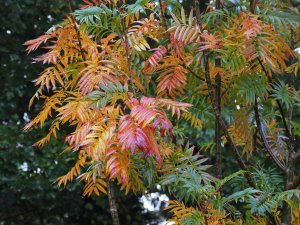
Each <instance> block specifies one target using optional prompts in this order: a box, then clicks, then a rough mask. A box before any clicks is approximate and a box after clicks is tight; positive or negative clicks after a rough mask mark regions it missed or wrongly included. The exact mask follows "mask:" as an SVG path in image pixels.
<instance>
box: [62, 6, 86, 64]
mask: <svg viewBox="0 0 300 225" xmlns="http://www.w3.org/2000/svg"><path fill="white" fill-rule="evenodd" d="M66 1H67V3H68V8H69V12H70V17H71V20H72V22H73V26H74V29H75V32H76V36H77V39H78V45H79V49H80V54H81V57H82V59H83V61H86V58H85V54H84V52H83V49H82V44H81V37H80V31H79V30H78V28H77V26H76V20H75V18H74V16H73V15H72V12H73V10H72V0H66Z"/></svg>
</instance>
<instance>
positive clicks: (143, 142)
mask: <svg viewBox="0 0 300 225" xmlns="http://www.w3.org/2000/svg"><path fill="white" fill-rule="evenodd" d="M118 139H119V140H120V143H121V145H122V148H123V149H130V150H131V151H132V152H134V151H135V148H136V147H137V148H140V149H146V148H147V146H148V145H149V140H148V137H147V135H146V134H145V132H144V131H143V129H142V128H141V127H140V126H139V125H138V124H137V123H136V122H135V121H134V120H133V119H132V118H131V117H130V116H129V115H126V116H123V117H122V118H121V125H120V127H119V133H118Z"/></svg>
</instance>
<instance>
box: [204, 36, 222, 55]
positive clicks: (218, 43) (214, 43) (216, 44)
mask: <svg viewBox="0 0 300 225" xmlns="http://www.w3.org/2000/svg"><path fill="white" fill-rule="evenodd" d="M200 36H201V38H202V41H200V42H199V44H200V45H201V47H200V48H199V51H204V50H207V49H210V50H215V49H219V48H221V47H222V40H219V39H217V38H216V37H215V36H214V35H212V34H205V33H203V34H201V35H200Z"/></svg>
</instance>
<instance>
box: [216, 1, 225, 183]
mask: <svg viewBox="0 0 300 225" xmlns="http://www.w3.org/2000/svg"><path fill="white" fill-rule="evenodd" d="M216 9H221V1H220V0H217V1H216ZM218 20H221V18H220V17H218ZM215 67H221V59H219V58H217V59H216V60H215ZM215 84H216V87H215V93H216V94H215V101H216V106H217V108H218V111H219V112H220V113H221V85H222V78H221V75H220V73H218V74H217V75H216V77H215ZM221 137H222V133H221V127H220V124H219V122H218V121H216V122H215V142H216V165H215V166H216V171H217V178H219V179H221V178H223V174H222V147H221Z"/></svg>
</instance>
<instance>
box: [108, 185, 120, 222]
mask: <svg viewBox="0 0 300 225" xmlns="http://www.w3.org/2000/svg"><path fill="white" fill-rule="evenodd" d="M107 189H108V200H109V209H110V214H111V218H112V224H113V225H120V221H119V215H118V210H117V205H116V197H115V192H114V185H113V182H112V181H108V183H107Z"/></svg>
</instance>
